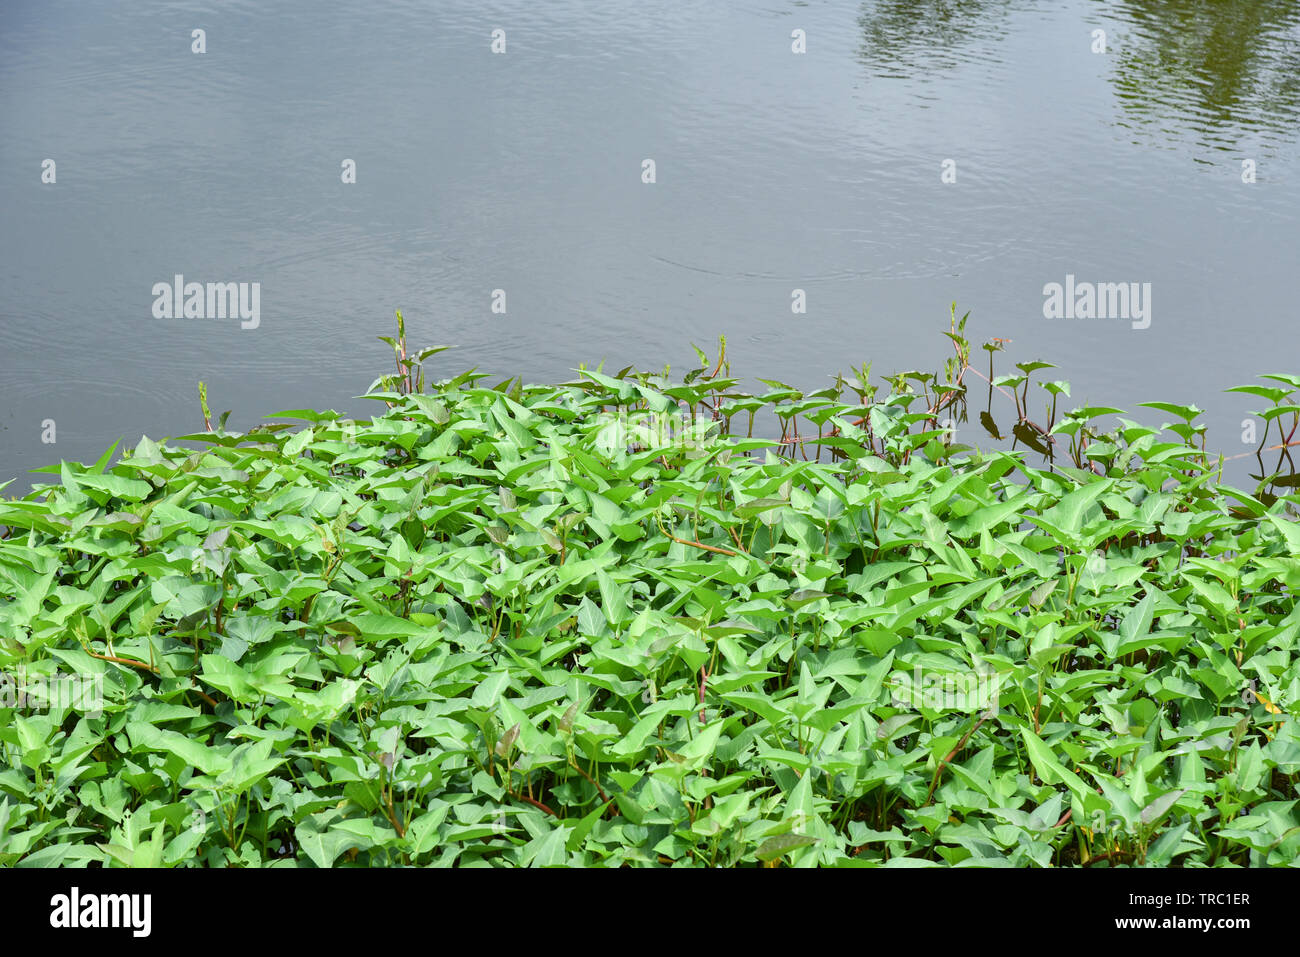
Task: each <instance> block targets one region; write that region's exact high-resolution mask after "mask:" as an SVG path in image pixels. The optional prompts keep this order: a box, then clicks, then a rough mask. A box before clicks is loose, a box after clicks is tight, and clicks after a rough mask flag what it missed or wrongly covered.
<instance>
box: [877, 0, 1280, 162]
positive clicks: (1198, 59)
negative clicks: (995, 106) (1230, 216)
mask: <svg viewBox="0 0 1300 957" xmlns="http://www.w3.org/2000/svg"><path fill="white" fill-rule="evenodd" d="M1046 7H1047V5H1046V4H1043V3H1034V2H1033V0H881V2H867V3H864V4H863V5H862V10H861V13H860V14H859V17H858V23H859V27H860V29H861V33H862V43H861V47H860V48H859V51H858V57H859V59H860V60H861V61H862V62H863V63H864V64H866V65H867V67H868V68H869V69H870V70H871V72H872V74H873V75H874V76H876V77H878V78H880V79H893V80H909V81H912V82H916V83H918V84H922V85H923V84H927V83H929V82H931V81H933V80H935V79H937V78H940V77H944V76H946V75H947V74H948V73H949V72H950V71H952V70H953V69H955V68H957V67H959V66H961V65H963V64H968V63H973V64H978V65H979V71H980V72H981V73H984V74H987V73H989V72H992V71H994V70H996V69H997V68H998V67H999V66H1000V65H1002V64H1003V63H1004V62H1007V61H1009V60H1010V59H1011V58H1010V56H1009V54H1008V51H1007V50H1006V49H1005V45H1006V42H1007V38H1008V35H1009V34H1010V33H1012V32H1013V27H1012V25H1011V24H1010V23H1009V20H1010V19H1011V18H1012V17H1013V16H1038V15H1041V14H1042V13H1043V11H1044V9H1045V8H1046ZM1075 12H1076V13H1077V14H1078V15H1079V17H1080V19H1079V20H1078V26H1077V27H1076V28H1075V29H1076V30H1077V32H1078V35H1079V37H1080V41H1079V42H1080V44H1091V31H1092V30H1093V29H1098V28H1100V29H1104V30H1105V31H1106V41H1107V53H1106V55H1107V57H1108V60H1107V64H1106V65H1107V69H1106V71H1105V72H1106V76H1107V79H1108V80H1109V82H1110V84H1111V86H1112V87H1113V89H1114V92H1115V96H1116V98H1117V100H1118V103H1119V107H1120V109H1119V112H1118V114H1117V115H1116V116H1115V118H1114V122H1115V123H1116V124H1117V125H1118V126H1120V127H1122V128H1124V129H1126V130H1129V131H1131V132H1132V134H1133V135H1134V136H1135V137H1137V138H1138V139H1139V140H1140V141H1141V142H1144V143H1148V144H1149V143H1152V142H1156V143H1160V141H1161V140H1164V143H1163V144H1161V145H1169V142H1170V141H1171V140H1172V141H1173V143H1174V145H1177V146H1185V145H1186V142H1185V141H1184V138H1186V139H1188V140H1190V141H1191V142H1193V143H1194V144H1195V145H1196V146H1197V147H1198V148H1199V149H1198V150H1197V151H1196V152H1195V153H1194V155H1193V158H1195V159H1198V160H1200V161H1202V162H1205V161H1207V160H1208V159H1209V158H1210V157H1207V156H1206V155H1204V153H1205V151H1222V150H1228V151H1238V150H1239V149H1241V148H1242V147H1243V146H1250V147H1255V146H1259V147H1263V148H1265V149H1266V150H1273V149H1276V148H1278V147H1279V146H1280V145H1283V144H1285V143H1293V142H1294V141H1295V137H1296V132H1297V126H1298V125H1300V123H1298V118H1300V3H1297V2H1296V0H1272V2H1270V0H1263V2H1261V0H1213V2H1207V0H1105V2H1101V3H1096V4H1093V5H1092V7H1091V8H1077V10H1076V11H1075ZM1009 71H1010V73H1011V74H1012V75H1013V76H1014V75H1016V73H1017V70H1016V68H1015V66H1014V64H1012V65H1010V66H1009ZM1019 82H1020V83H1021V84H1022V85H1023V84H1024V83H1025V81H1024V80H1023V79H1021V80H1020V81H1019Z"/></svg>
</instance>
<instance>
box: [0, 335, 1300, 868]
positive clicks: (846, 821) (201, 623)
mask: <svg viewBox="0 0 1300 957" xmlns="http://www.w3.org/2000/svg"><path fill="white" fill-rule="evenodd" d="M948 335H949V338H950V340H951V342H952V344H953V349H954V355H953V358H952V359H951V360H950V361H949V362H948V363H947V365H946V367H945V368H944V370H943V371H942V372H940V373H934V374H922V373H916V372H910V373H904V374H901V375H899V376H894V377H891V378H889V379H888V380H887V382H888V383H889V386H890V388H889V391H888V392H887V393H884V394H882V390H881V389H880V388H879V387H877V386H876V385H875V384H874V383H869V382H868V378H869V369H868V368H865V367H864V368H863V369H861V370H859V371H858V372H857V373H855V374H854V375H852V376H849V377H843V376H841V377H837V378H836V379H835V381H834V384H833V386H832V387H830V388H828V389H825V390H821V391H818V392H814V393H804V392H802V391H801V390H799V389H797V388H795V387H793V386H790V385H788V384H785V383H781V382H778V381H775V380H771V381H764V385H765V386H766V387H767V389H768V391H766V392H764V393H762V394H758V395H751V394H748V393H744V392H743V391H742V389H741V387H742V383H741V381H740V380H739V379H737V378H733V377H732V375H731V369H730V366H729V364H728V361H727V359H726V357H725V345H724V346H722V347H721V348H720V350H719V356H718V358H717V359H716V360H712V359H710V357H708V356H706V355H704V354H703V353H701V354H700V358H701V362H700V367H699V368H698V369H695V370H691V371H690V372H688V373H687V374H686V375H685V376H684V379H683V381H682V382H679V383H674V382H672V381H670V380H669V378H668V376H667V373H666V372H665V373H664V374H650V373H644V372H639V371H636V370H632V369H626V370H623V371H622V372H620V373H618V374H615V375H608V374H605V373H603V372H602V371H600V370H587V369H583V370H581V371H580V372H579V375H578V378H576V379H575V380H574V381H571V382H567V383H561V384H556V385H524V384H522V383H521V382H519V381H518V380H515V379H511V380H507V381H506V382H503V383H500V384H498V385H497V386H496V387H492V388H489V387H487V386H486V385H484V384H483V380H484V379H485V378H486V376H484V375H483V374H481V373H478V372H475V371H472V370H471V371H470V372H467V373H463V374H462V375H460V376H457V377H456V378H454V379H450V380H444V381H441V382H438V383H437V384H434V385H430V386H428V389H427V391H426V390H425V389H424V388H423V385H424V383H425V377H424V368H423V365H424V362H425V360H426V359H428V358H429V357H430V356H431V355H433V354H435V351H430V350H426V351H425V352H423V353H420V352H413V351H411V350H408V349H407V346H406V342H405V334H404V329H403V330H399V335H398V337H397V338H395V339H392V340H387V341H388V342H389V344H390V345H391V346H392V347H393V350H394V354H395V357H396V361H397V370H396V373H395V374H394V375H391V376H386V377H384V378H382V379H380V380H377V382H376V383H375V384H374V385H373V386H372V389H373V390H374V391H372V392H370V393H368V395H369V396H370V397H371V398H373V399H375V400H377V401H378V402H380V403H382V408H383V411H382V413H381V414H377V415H375V416H374V417H373V418H371V419H370V420H369V421H353V420H350V419H346V418H344V417H342V416H340V415H339V414H338V413H335V412H330V411H314V410H310V409H298V410H290V411H286V412H280V413H276V414H275V415H273V416H271V417H270V418H272V419H275V420H281V421H276V422H272V423H270V424H266V425H262V426H258V427H255V428H252V429H250V430H249V431H248V432H245V433H236V432H230V431H227V430H226V427H225V422H226V420H225V417H224V416H222V417H220V419H219V421H218V424H217V426H216V427H215V428H213V426H212V419H213V416H212V415H211V412H210V411H209V410H208V409H207V408H206V394H205V395H204V412H203V418H204V421H205V425H206V428H205V431H202V432H197V433H195V434H193V435H188V436H183V437H181V438H179V439H177V440H176V441H177V442H186V443H189V444H191V445H196V446H198V447H197V448H182V447H178V446H177V445H174V444H162V443H157V442H154V441H151V440H149V439H142V440H141V441H140V442H139V444H138V445H136V447H135V448H134V449H133V450H130V451H129V452H128V453H127V454H126V455H125V456H124V457H122V458H121V459H120V460H119V461H116V462H113V461H112V452H113V450H110V452H109V453H107V454H105V456H104V457H103V458H102V459H101V460H100V461H98V462H96V463H94V464H93V465H89V466H84V465H80V464H76V463H68V462H65V463H61V464H60V465H59V466H57V467H56V468H54V469H52V470H51V472H53V473H54V474H55V475H57V481H55V482H53V483H51V484H45V485H39V486H37V487H36V489H35V490H34V491H33V492H32V493H31V494H29V495H27V496H25V497H23V498H22V499H19V500H14V501H5V502H0V526H3V527H4V528H3V537H2V538H0V666H2V667H3V670H4V672H5V673H6V675H7V676H9V677H10V679H11V680H9V681H8V683H7V684H6V685H5V686H4V687H3V688H0V748H2V749H3V770H0V863H4V864H17V865H20V866H21V865H47V866H48V865H58V864H63V865H85V864H105V865H109V866H129V865H164V866H174V865H183V866H227V865H232V866H257V865H264V864H278V865H289V866H292V865H299V866H313V865H314V866H331V865H344V864H351V865H358V866H360V865H366V866H379V865H427V864H437V865H448V864H457V865H493V866H529V865H532V866H541V865H576V864H582V865H605V866H612V865H621V864H632V865H669V864H673V865H717V866H726V865H772V866H776V865H778V864H782V863H785V864H793V865H833V866H837V865H844V866H898V865H908V866H913V865H958V864H959V865H968V866H969V865H1013V866H1049V865H1063V866H1074V865H1088V866H1117V865H1129V864H1132V865H1169V864H1174V865H1195V866H1221V865H1230V864H1231V865H1242V864H1250V865H1288V864H1291V863H1293V862H1294V860H1295V859H1296V857H1297V854H1298V852H1300V818H1297V815H1296V811H1295V808H1296V802H1297V794H1296V782H1297V773H1298V772H1300V734H1298V733H1297V731H1296V728H1295V722H1294V720H1293V713H1294V709H1295V703H1296V702H1297V701H1298V700H1300V666H1298V664H1297V662H1298V659H1297V654H1296V640H1297V633H1298V632H1300V610H1298V609H1297V606H1296V601H1295V595H1296V589H1297V586H1300V559H1298V558H1297V554H1298V553H1300V524H1297V522H1296V519H1295V504H1296V496H1295V495H1294V494H1292V493H1291V491H1290V489H1291V488H1293V487H1294V485H1293V484H1291V485H1288V484H1287V483H1286V480H1285V477H1282V481H1281V482H1280V483H1279V481H1277V480H1278V479H1279V477H1280V470H1278V469H1275V470H1273V471H1271V472H1268V471H1267V470H1265V469H1263V468H1261V486H1260V487H1259V488H1256V489H1254V490H1252V491H1249V492H1248V491H1244V490H1239V489H1234V488H1231V487H1229V486H1227V485H1225V484H1223V483H1222V476H1221V473H1220V472H1219V470H1218V467H1219V464H1220V463H1219V462H1218V460H1217V458H1216V457H1214V456H1212V455H1211V453H1209V452H1207V451H1206V447H1205V442H1204V431H1203V429H1200V428H1198V427H1197V426H1195V425H1193V422H1194V420H1195V418H1196V415H1197V412H1198V410H1196V409H1194V408H1192V407H1186V408H1184V407H1182V406H1173V405H1168V404H1153V405H1154V406H1155V408H1157V409H1159V410H1160V411H1162V412H1164V413H1166V414H1169V415H1173V416H1174V417H1175V418H1176V419H1177V420H1178V421H1177V422H1175V423H1174V424H1172V425H1169V426H1166V427H1163V428H1161V429H1154V428H1150V427H1146V426H1142V425H1139V424H1137V423H1135V422H1131V421H1128V420H1126V419H1121V424H1120V426H1119V427H1118V428H1115V429H1111V430H1104V429H1102V428H1101V427H1100V426H1099V425H1098V421H1097V420H1098V419H1099V417H1101V416H1103V415H1113V414H1117V413H1118V412H1119V410H1108V409H1095V408H1094V409H1077V410H1070V411H1063V412H1061V413H1060V416H1059V418H1058V411H1060V410H1058V402H1059V400H1060V399H1061V397H1062V396H1065V397H1068V395H1069V388H1068V385H1066V384H1065V383H1049V384H1044V385H1043V386H1042V388H1043V390H1044V405H1045V408H1044V412H1045V413H1046V414H1045V415H1043V416H1038V413H1037V412H1036V411H1035V412H1033V413H1032V414H1033V415H1035V416H1037V417H1038V419H1039V421H1038V422H1037V423H1036V422H1034V421H1030V420H1029V418H1028V416H1029V415H1030V414H1031V412H1030V404H1031V399H1030V391H1029V387H1030V384H1031V382H1030V379H1031V377H1032V375H1033V374H1034V373H1035V372H1037V371H1039V370H1040V369H1042V368H1045V367H1046V364H1045V363H1023V364H1021V365H1020V366H1019V372H1018V374H1014V375H1011V376H1005V377H999V376H996V375H994V372H993V368H992V366H991V365H990V367H989V373H988V375H987V376H984V375H983V373H982V372H979V371H977V370H976V369H975V367H974V366H973V365H972V359H971V357H972V349H971V346H970V343H969V342H968V341H967V340H966V338H965V319H964V318H963V319H961V320H960V321H959V320H958V319H957V318H956V313H955V310H954V313H953V317H952V322H951V326H950V331H949V334H948ZM1000 346H1001V343H998V342H995V343H991V344H989V346H987V351H988V352H989V357H990V362H991V361H992V358H993V356H994V354H995V353H996V352H998V351H999V349H1000ZM439 348H441V347H439ZM971 376H975V377H979V378H983V379H987V380H988V390H987V392H988V398H989V406H988V408H987V409H986V410H985V411H984V412H982V413H981V414H980V420H981V421H982V422H985V425H986V427H988V425H989V423H993V404H992V402H993V399H994V398H997V399H999V406H998V414H999V415H1003V416H1005V415H1006V407H1007V406H1008V405H1013V406H1014V408H1015V412H1014V415H1013V417H1012V419H1011V420H1009V421H1011V423H1012V427H1011V428H1009V429H1008V430H1007V438H1008V440H1009V441H1011V442H1012V443H1013V445H1012V447H1011V448H997V449H992V450H984V451H981V450H978V449H975V448H971V447H968V446H964V445H959V444H956V443H955V442H954V441H953V429H954V427H955V423H956V422H963V421H965V416H966V407H967V405H968V404H969V402H970V400H971V395H970V393H971V392H972V391H974V390H973V389H972V387H971V386H969V385H968V382H969V381H972V380H971V379H970V378H969V377H971ZM1268 378H1269V380H1270V382H1271V383H1278V385H1277V386H1276V387H1275V386H1274V385H1271V384H1270V385H1268V386H1256V387H1247V388H1248V391H1250V394H1252V395H1253V396H1256V397H1259V398H1262V399H1264V400H1266V401H1268V402H1270V403H1272V405H1271V406H1270V408H1271V409H1276V410H1278V411H1276V412H1270V413H1268V415H1267V416H1266V419H1267V421H1269V422H1270V423H1271V422H1273V421H1277V423H1278V427H1277V428H1278V429H1279V430H1284V429H1285V428H1290V429H1291V436H1293V435H1294V432H1295V428H1294V415H1295V407H1294V405H1291V404H1288V398H1289V396H1290V395H1292V394H1293V393H1294V392H1295V390H1296V389H1297V388H1300V380H1297V379H1295V378H1293V377H1283V376H1272V377H1268ZM995 393H996V395H995ZM1036 405H1037V403H1036V401H1035V406H1036ZM765 417H766V419H765ZM283 420H292V422H293V423H296V424H290V422H286V421H283ZM986 420H987V421H986ZM665 421H668V422H670V423H671V426H670V427H668V428H664V427H662V424H663V422H665ZM764 421H770V422H771V423H772V424H773V428H772V429H771V432H772V435H771V436H769V437H764V435H763V422H764ZM1004 421H1008V420H1006V419H1005V418H1004ZM756 422H757V423H759V425H758V427H757V428H756V424H755V423H756ZM756 431H758V432H759V434H758V435H755V432H756ZM991 431H992V432H993V433H994V434H996V435H998V436H1001V435H1002V428H1001V427H1000V426H998V425H997V424H996V423H993V429H992V430H991ZM778 432H779V436H778V435H777V433H778ZM1289 441H1290V438H1289V437H1287V436H1286V435H1285V434H1283V441H1282V444H1281V446H1280V448H1281V452H1282V454H1283V455H1285V454H1286V452H1287V451H1288V445H1287V443H1288V442H1289ZM1022 446H1028V447H1022ZM1261 466H1262V459H1261ZM1266 472H1267V474H1265V473H1266ZM1288 474H1289V473H1288ZM1270 490H1271V491H1270ZM14 675H18V676H19V677H18V679H17V680H12V676H14ZM61 675H62V676H72V675H77V676H89V677H91V678H93V679H94V682H93V687H96V688H98V689H99V693H98V694H97V695H96V696H95V700H93V701H90V700H87V696H85V695H82V696H80V700H71V701H70V700H67V696H66V695H64V696H60V695H57V694H53V693H52V692H51V689H53V688H56V687H58V686H57V684H56V683H55V681H56V679H57V678H58V677H59V676H61ZM82 690H83V691H84V688H83V689H82ZM6 696H7V697H6Z"/></svg>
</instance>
